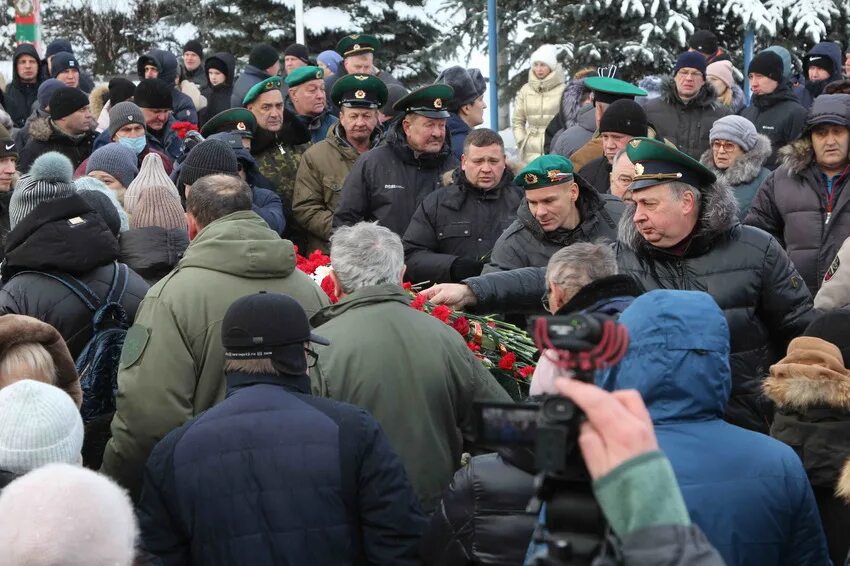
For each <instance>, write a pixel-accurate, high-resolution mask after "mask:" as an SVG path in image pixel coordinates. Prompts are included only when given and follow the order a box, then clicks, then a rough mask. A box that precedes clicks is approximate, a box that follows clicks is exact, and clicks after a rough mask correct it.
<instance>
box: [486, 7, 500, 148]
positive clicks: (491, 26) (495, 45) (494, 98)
mask: <svg viewBox="0 0 850 566" xmlns="http://www.w3.org/2000/svg"><path fill="white" fill-rule="evenodd" d="M497 31H498V30H497V29H496V0H487V43H488V49H489V51H490V84H489V88H490V129H492V130H495V131H497V132H498V131H499V81H498V74H499V66H498V54H499V36H498V34H497Z"/></svg>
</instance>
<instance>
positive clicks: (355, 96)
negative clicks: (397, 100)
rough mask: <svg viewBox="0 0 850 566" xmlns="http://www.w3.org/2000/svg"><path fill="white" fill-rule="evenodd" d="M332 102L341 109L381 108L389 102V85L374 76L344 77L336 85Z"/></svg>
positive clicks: (332, 94) (332, 92)
mask: <svg viewBox="0 0 850 566" xmlns="http://www.w3.org/2000/svg"><path fill="white" fill-rule="evenodd" d="M331 100H332V101H333V103H334V104H335V105H336V106H338V107H340V108H343V107H346V108H372V109H376V108H380V107H381V106H383V105H384V104H385V103H386V102H387V85H385V84H384V81H382V80H381V79H379V78H378V77H375V76H372V75H343V76H342V77H340V79H339V80H338V81H336V83H334V87H333V90H331Z"/></svg>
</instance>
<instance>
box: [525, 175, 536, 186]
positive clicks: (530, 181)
mask: <svg viewBox="0 0 850 566" xmlns="http://www.w3.org/2000/svg"><path fill="white" fill-rule="evenodd" d="M522 180H523V181H525V182H526V184H528V185H534V184H536V183H537V175H535V174H534V173H526V174H525V175H523V176H522Z"/></svg>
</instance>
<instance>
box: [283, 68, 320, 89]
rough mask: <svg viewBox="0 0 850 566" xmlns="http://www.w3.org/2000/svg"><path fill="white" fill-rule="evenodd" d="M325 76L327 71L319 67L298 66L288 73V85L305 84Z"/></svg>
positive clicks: (290, 86)
mask: <svg viewBox="0 0 850 566" xmlns="http://www.w3.org/2000/svg"><path fill="white" fill-rule="evenodd" d="M323 78H325V72H324V71H323V70H321V69H320V68H319V67H312V66H307V67H298V68H297V69H292V72H291V73H289V74H288V75H286V79H285V80H286V86H288V87H289V88H292V87H296V86H298V85H303V84H304V83H306V82H310V81H315V80H317V79H323Z"/></svg>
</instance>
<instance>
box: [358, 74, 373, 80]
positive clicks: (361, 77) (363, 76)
mask: <svg viewBox="0 0 850 566" xmlns="http://www.w3.org/2000/svg"><path fill="white" fill-rule="evenodd" d="M370 76H371V75H354V78H355V79H357V80H358V81H365V80H368V79H369V77H370Z"/></svg>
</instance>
